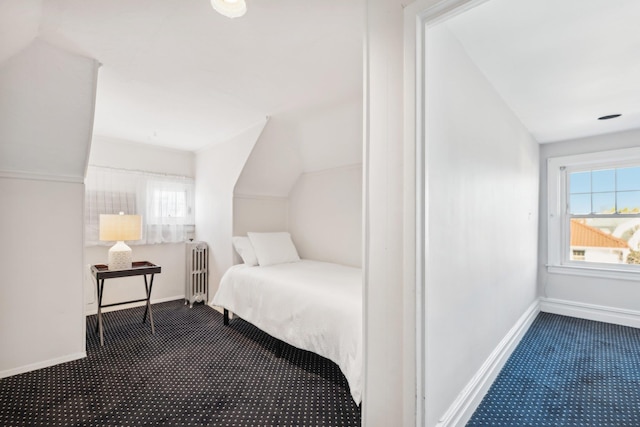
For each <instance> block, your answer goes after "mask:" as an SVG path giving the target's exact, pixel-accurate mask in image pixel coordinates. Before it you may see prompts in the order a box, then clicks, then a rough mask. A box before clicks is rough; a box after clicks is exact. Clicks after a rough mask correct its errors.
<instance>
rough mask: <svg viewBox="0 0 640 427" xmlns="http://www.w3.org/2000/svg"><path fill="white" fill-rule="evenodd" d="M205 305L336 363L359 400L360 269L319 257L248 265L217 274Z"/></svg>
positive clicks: (360, 393)
mask: <svg viewBox="0 0 640 427" xmlns="http://www.w3.org/2000/svg"><path fill="white" fill-rule="evenodd" d="M210 304H211V305H212V306H218V307H224V308H226V309H227V310H229V311H231V312H233V313H234V314H236V315H238V316H239V317H241V318H243V319H244V320H246V321H248V322H250V323H252V324H253V325H255V326H257V327H258V328H260V329H262V330H263V331H265V332H266V333H268V334H269V335H271V336H273V337H276V338H278V339H280V340H282V341H284V342H286V343H288V344H290V345H293V346H295V347H298V348H301V349H303V350H308V351H312V352H314V353H317V354H319V355H321V356H323V357H326V358H327V359H329V360H331V361H333V362H334V363H336V364H337V365H338V366H339V367H340V369H341V370H342V373H343V374H344V376H345V377H346V379H347V382H348V383H349V388H350V390H351V395H352V397H353V400H354V401H355V402H356V403H358V404H359V403H360V401H361V399H362V335H363V332H362V271H361V270H360V269H359V268H353V267H347V266H344V265H339V264H332V263H326V262H319V261H311V260H302V261H300V262H293V263H286V264H277V265H270V266H266V267H250V266H246V265H244V264H239V265H235V266H233V267H231V268H230V269H229V270H228V271H227V272H226V273H225V274H224V276H223V277H222V280H221V282H220V287H219V289H218V292H217V293H216V294H215V296H214V297H213V299H212V300H211V302H210Z"/></svg>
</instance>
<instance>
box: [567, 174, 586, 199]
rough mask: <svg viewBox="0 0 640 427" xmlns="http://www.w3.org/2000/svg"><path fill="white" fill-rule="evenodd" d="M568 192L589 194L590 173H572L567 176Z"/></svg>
mask: <svg viewBox="0 0 640 427" xmlns="http://www.w3.org/2000/svg"><path fill="white" fill-rule="evenodd" d="M569 186H570V189H569V192H570V193H571V194H576V193H590V192H591V172H574V173H572V174H569Z"/></svg>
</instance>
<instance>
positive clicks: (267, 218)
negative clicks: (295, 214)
mask: <svg viewBox="0 0 640 427" xmlns="http://www.w3.org/2000/svg"><path fill="white" fill-rule="evenodd" d="M288 207H289V200H288V199H287V198H284V197H263V196H244V195H238V194H236V195H234V196H233V235H234V236H246V234H247V232H249V231H257V232H268V231H285V230H287V229H288V215H289V214H288Z"/></svg>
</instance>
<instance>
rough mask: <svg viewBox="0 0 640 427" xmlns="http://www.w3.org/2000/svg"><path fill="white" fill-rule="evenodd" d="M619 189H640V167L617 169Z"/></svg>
mask: <svg viewBox="0 0 640 427" xmlns="http://www.w3.org/2000/svg"><path fill="white" fill-rule="evenodd" d="M616 172H617V181H618V182H617V185H616V187H617V190H618V191H628V190H640V167H636V168H623V169H617V170H616Z"/></svg>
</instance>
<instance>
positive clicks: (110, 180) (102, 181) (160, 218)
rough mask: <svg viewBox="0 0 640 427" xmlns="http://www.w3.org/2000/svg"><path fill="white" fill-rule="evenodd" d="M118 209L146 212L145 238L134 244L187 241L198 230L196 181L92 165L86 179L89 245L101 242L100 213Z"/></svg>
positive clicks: (144, 220) (87, 238) (143, 214)
mask: <svg viewBox="0 0 640 427" xmlns="http://www.w3.org/2000/svg"><path fill="white" fill-rule="evenodd" d="M118 212H124V213H126V214H138V215H142V239H140V240H139V241H137V242H131V243H133V244H152V243H170V242H183V241H185V240H187V239H188V238H189V237H192V236H193V231H194V229H195V227H194V222H195V221H194V181H193V179H192V178H188V177H180V176H170V175H158V174H152V173H146V172H139V171H129V170H121V169H110V168H103V167H97V166H90V167H89V169H88V171H87V178H86V179H85V244H86V245H88V246H92V245H98V244H101V242H100V241H99V239H98V231H99V219H100V214H115V213H118ZM103 244H104V243H103Z"/></svg>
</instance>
